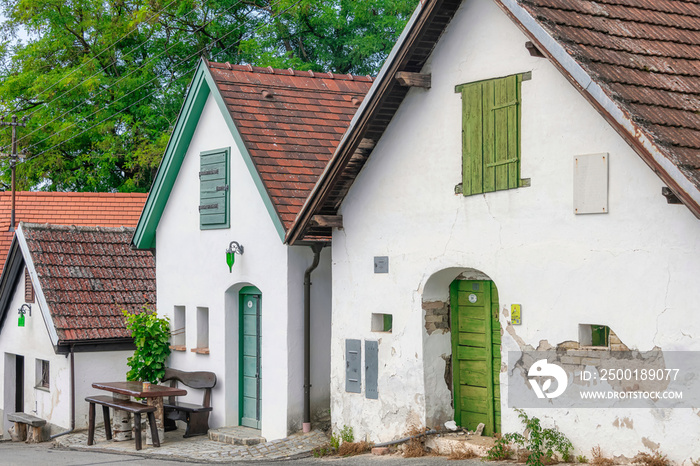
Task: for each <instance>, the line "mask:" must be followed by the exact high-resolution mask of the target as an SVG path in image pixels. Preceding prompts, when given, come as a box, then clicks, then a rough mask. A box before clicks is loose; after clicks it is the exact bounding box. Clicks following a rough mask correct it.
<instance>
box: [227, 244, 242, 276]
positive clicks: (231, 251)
mask: <svg viewBox="0 0 700 466" xmlns="http://www.w3.org/2000/svg"><path fill="white" fill-rule="evenodd" d="M236 254H240V255H243V245H242V244H239V243H238V241H231V244H229V245H228V249H227V250H226V263H227V264H228V271H229V273H231V272H233V263H234V262H235V261H236Z"/></svg>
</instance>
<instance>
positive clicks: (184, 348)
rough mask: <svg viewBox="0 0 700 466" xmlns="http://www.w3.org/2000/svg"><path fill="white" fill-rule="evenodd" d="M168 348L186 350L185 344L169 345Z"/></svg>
mask: <svg viewBox="0 0 700 466" xmlns="http://www.w3.org/2000/svg"><path fill="white" fill-rule="evenodd" d="M169 348H170V349H171V350H173V351H187V347H186V346H185V345H170V346H169Z"/></svg>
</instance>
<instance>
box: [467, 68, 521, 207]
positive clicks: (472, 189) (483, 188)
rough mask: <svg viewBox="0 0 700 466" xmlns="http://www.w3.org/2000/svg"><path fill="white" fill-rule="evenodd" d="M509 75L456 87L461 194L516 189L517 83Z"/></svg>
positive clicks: (517, 180)
mask: <svg viewBox="0 0 700 466" xmlns="http://www.w3.org/2000/svg"><path fill="white" fill-rule="evenodd" d="M522 79H523V78H522V75H512V76H507V77H504V78H497V79H491V80H485V81H479V82H474V83H467V84H462V85H459V86H456V88H455V89H456V91H458V92H461V94H462V119H463V122H462V194H463V195H465V196H470V195H472V194H479V193H486V192H492V191H498V190H504V189H511V188H517V187H520V114H521V112H520V83H521V82H522Z"/></svg>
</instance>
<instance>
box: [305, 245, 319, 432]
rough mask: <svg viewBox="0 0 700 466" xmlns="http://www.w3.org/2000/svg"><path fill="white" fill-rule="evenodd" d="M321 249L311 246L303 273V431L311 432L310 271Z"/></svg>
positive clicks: (316, 264) (316, 261) (313, 267)
mask: <svg viewBox="0 0 700 466" xmlns="http://www.w3.org/2000/svg"><path fill="white" fill-rule="evenodd" d="M321 249H323V246H322V245H320V244H314V245H313V246H311V250H312V251H313V252H314V261H313V263H312V264H311V265H310V266H309V268H308V269H306V272H305V273H304V422H303V424H302V430H303V431H304V432H311V272H313V271H314V270H315V269H316V267H318V261H319V259H320V258H321Z"/></svg>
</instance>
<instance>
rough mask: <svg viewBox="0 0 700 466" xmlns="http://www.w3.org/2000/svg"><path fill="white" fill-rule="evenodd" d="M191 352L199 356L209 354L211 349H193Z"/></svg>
mask: <svg viewBox="0 0 700 466" xmlns="http://www.w3.org/2000/svg"><path fill="white" fill-rule="evenodd" d="M190 351H192V352H193V353H197V354H209V348H192V349H191V350H190Z"/></svg>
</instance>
